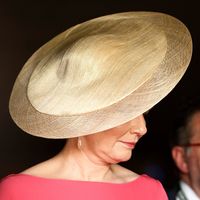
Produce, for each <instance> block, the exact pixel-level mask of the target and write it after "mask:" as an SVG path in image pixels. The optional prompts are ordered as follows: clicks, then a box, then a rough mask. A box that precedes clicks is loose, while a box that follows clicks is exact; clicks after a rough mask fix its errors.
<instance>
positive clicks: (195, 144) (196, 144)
mask: <svg viewBox="0 0 200 200" xmlns="http://www.w3.org/2000/svg"><path fill="white" fill-rule="evenodd" d="M181 146H183V147H200V143H188V144H182V145H181Z"/></svg>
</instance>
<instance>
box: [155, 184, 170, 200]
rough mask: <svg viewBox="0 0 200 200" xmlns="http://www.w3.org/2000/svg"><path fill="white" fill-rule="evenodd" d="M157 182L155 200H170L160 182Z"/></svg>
mask: <svg viewBox="0 0 200 200" xmlns="http://www.w3.org/2000/svg"><path fill="white" fill-rule="evenodd" d="M156 182H157V186H156V187H155V200H168V197H167V194H166V192H165V190H164V188H163V186H162V184H161V183H160V182H159V181H156Z"/></svg>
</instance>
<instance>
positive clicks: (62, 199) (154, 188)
mask: <svg viewBox="0 0 200 200" xmlns="http://www.w3.org/2000/svg"><path fill="white" fill-rule="evenodd" d="M167 199H168V198H167V196H166V193H165V191H164V189H163V187H162V185H161V183H160V182H159V181H157V180H155V179H152V178H150V177H149V176H147V175H141V176H139V177H138V178H137V179H136V180H134V181H132V182H128V183H103V182H89V181H75V180H64V179H49V178H42V177H37V176H32V175H25V174H11V175H9V176H7V177H5V178H3V179H2V180H1V182H0V200H167Z"/></svg>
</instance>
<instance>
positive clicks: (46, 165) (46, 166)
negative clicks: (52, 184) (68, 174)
mask: <svg viewBox="0 0 200 200" xmlns="http://www.w3.org/2000/svg"><path fill="white" fill-rule="evenodd" d="M54 170H55V163H54V162H53V161H52V159H49V160H46V161H43V162H41V163H38V164H36V165H33V166H31V167H29V168H27V169H25V170H23V171H21V172H20V173H19V174H27V175H32V176H40V177H44V178H51V176H52V174H53V171H54Z"/></svg>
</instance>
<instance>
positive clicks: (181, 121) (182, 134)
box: [170, 98, 200, 148]
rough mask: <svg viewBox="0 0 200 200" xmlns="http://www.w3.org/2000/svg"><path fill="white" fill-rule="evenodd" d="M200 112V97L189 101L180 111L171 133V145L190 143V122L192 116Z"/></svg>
mask: <svg viewBox="0 0 200 200" xmlns="http://www.w3.org/2000/svg"><path fill="white" fill-rule="evenodd" d="M197 112H200V99H199V98H198V99H194V100H192V101H189V102H188V103H187V105H185V106H184V107H183V108H182V109H181V110H180V112H179V113H178V115H177V117H176V119H175V120H174V124H173V126H172V129H173V130H172V131H171V134H170V147H171V148H173V147H174V146H177V145H178V146H182V145H185V144H188V143H189V142H190V138H191V136H192V135H191V129H190V126H189V123H190V121H191V119H192V117H193V116H194V115H195V114H196V113H197Z"/></svg>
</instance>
